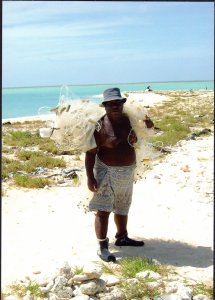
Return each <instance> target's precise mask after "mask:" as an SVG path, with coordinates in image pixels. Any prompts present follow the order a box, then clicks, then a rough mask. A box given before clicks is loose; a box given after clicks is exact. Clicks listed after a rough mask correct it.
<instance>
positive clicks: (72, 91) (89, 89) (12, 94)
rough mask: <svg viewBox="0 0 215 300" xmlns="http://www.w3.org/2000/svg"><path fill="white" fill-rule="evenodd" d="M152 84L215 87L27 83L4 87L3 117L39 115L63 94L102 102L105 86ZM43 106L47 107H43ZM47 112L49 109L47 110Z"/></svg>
mask: <svg viewBox="0 0 215 300" xmlns="http://www.w3.org/2000/svg"><path fill="white" fill-rule="evenodd" d="M148 85H150V86H151V88H152V89H153V90H154V91H159V90H162V91H165V90H166V91H169V90H190V89H193V90H200V89H204V90H205V89H206V88H207V89H208V90H214V81H185V82H154V83H152V82H151V83H128V84H125V83H123V84H99V85H68V86H63V85H62V86H54V87H25V88H3V89H2V118H3V119H6V118H18V117H26V116H37V115H39V114H41V113H43V111H45V110H46V108H47V107H55V106H56V105H57V104H58V101H59V98H60V95H65V96H67V97H69V98H72V99H74V100H76V99H90V100H91V101H95V102H98V103H99V102H100V101H101V100H102V93H103V91H104V90H105V89H107V88H111V87H119V88H120V90H121V92H125V91H144V90H145V89H146V87H147V86H148ZM43 107H44V109H43ZM47 112H48V110H47Z"/></svg>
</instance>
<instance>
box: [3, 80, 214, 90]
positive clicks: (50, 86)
mask: <svg viewBox="0 0 215 300" xmlns="http://www.w3.org/2000/svg"><path fill="white" fill-rule="evenodd" d="M208 81H211V82H213V81H214V80H212V79H211V80H210V79H209V80H206V79H205V80H170V81H148V82H115V83H84V84H70V83H67V84H65V85H67V86H93V85H117V84H146V85H150V84H153V83H176V82H181V83H184V82H208ZM62 85H64V84H57V85H32V86H17V87H16V86H13V87H3V88H2V89H3V90H4V89H5V90H6V89H27V88H52V87H56V88H57V87H61V86H62Z"/></svg>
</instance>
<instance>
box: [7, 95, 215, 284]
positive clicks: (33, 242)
mask: <svg viewBox="0 0 215 300" xmlns="http://www.w3.org/2000/svg"><path fill="white" fill-rule="evenodd" d="M152 95H153V94H152ZM132 97H134V94H133V95H132ZM135 97H138V99H140V100H141V98H140V95H138V94H136V96H135ZM144 97H145V98H144ZM144 97H143V96H142V101H144V105H154V104H155V103H159V102H160V101H165V100H168V98H167V97H165V96H162V95H157V98H156V97H155V95H154V97H151V96H148V98H147V97H146V96H144ZM150 97H151V98H150ZM152 98H154V101H153V100H152ZM147 100H148V101H147ZM26 119H28V118H22V119H21V121H23V120H26ZM8 121H9V122H13V121H14V122H15V121H17V119H16V120H12V119H7V120H3V123H4V122H8ZM211 129H212V132H211V135H209V136H201V137H197V138H196V139H195V140H186V141H185V140H183V141H180V142H179V143H178V144H177V145H176V146H175V147H174V148H172V151H171V153H170V154H168V155H167V156H166V157H165V158H164V159H163V160H162V161H155V162H153V168H152V169H149V170H147V171H146V173H145V178H143V179H141V180H139V181H138V182H137V183H136V184H134V194H133V203H132V206H131V210H130V214H129V222H128V232H129V236H131V237H134V238H137V239H143V240H144V241H145V246H144V247H141V248H132V247H123V248H119V247H116V246H114V241H115V239H114V236H115V226H114V222H113V215H111V216H110V222H109V231H108V236H109V239H110V248H111V250H112V251H113V252H114V253H115V255H116V257H117V259H120V258H122V257H125V256H141V257H149V258H155V259H157V260H158V261H159V262H161V263H162V264H168V265H171V266H174V267H175V268H176V269H177V271H178V272H179V273H180V272H181V273H183V274H186V276H187V277H192V278H194V279H196V280H200V281H204V282H207V281H212V277H213V180H214V179H213V159H214V157H213V147H214V136H213V128H211ZM80 165H81V172H80V175H81V178H82V184H81V185H80V186H78V187H73V186H56V187H47V188H44V189H36V190H35V189H34V190H30V189H24V188H17V187H15V186H9V187H4V185H3V188H5V193H4V195H3V197H2V286H3V287H4V286H5V285H6V284H7V283H9V282H11V281H13V280H15V279H17V278H19V279H20V278H22V277H24V276H26V275H30V276H37V275H35V273H40V274H43V275H51V274H52V273H53V272H55V270H56V268H58V267H60V266H61V265H62V264H63V263H64V262H65V261H68V262H69V263H70V264H71V265H78V266H79V265H83V264H85V263H87V262H89V261H99V258H98V257H97V255H96V251H97V242H96V238H95V234H94V215H93V213H84V210H83V209H82V208H79V206H78V204H79V202H80V200H81V199H82V198H83V197H84V196H85V195H86V193H87V192H86V186H85V187H84V185H85V170H84V154H83V155H82V156H81V162H80Z"/></svg>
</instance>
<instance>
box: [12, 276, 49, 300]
mask: <svg viewBox="0 0 215 300" xmlns="http://www.w3.org/2000/svg"><path fill="white" fill-rule="evenodd" d="M8 290H9V291H10V293H11V294H12V295H16V296H18V297H20V298H21V299H22V298H23V297H24V296H25V295H26V294H27V293H29V292H30V294H31V295H32V296H33V299H41V298H44V295H43V294H42V293H41V291H40V287H39V284H38V283H36V282H35V281H32V280H29V281H28V284H27V285H26V284H25V283H24V282H13V283H12V284H10V285H9V286H8Z"/></svg>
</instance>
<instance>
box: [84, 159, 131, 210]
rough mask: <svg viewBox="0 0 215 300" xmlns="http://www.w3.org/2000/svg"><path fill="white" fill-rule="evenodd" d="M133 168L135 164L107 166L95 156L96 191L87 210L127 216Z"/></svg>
mask: <svg viewBox="0 0 215 300" xmlns="http://www.w3.org/2000/svg"><path fill="white" fill-rule="evenodd" d="M135 168H136V165H135V164H133V165H131V166H119V167H117V166H116V167H115V166H107V165H106V164H104V163H103V162H102V161H101V160H100V159H99V158H98V156H96V160H95V165H94V176H95V179H96V181H97V184H98V190H97V192H95V193H94V195H93V198H92V199H91V200H90V203H89V210H90V211H98V210H100V211H107V212H114V213H116V214H119V215H127V214H128V211H129V208H130V205H131V200H132V193H133V182H134V170H135Z"/></svg>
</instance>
